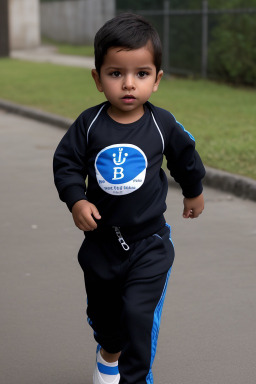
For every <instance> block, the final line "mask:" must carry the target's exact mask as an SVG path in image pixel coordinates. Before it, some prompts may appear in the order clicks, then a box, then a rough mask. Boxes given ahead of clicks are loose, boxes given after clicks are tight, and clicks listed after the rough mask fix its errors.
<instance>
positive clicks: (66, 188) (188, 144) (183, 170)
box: [53, 102, 205, 237]
mask: <svg viewBox="0 0 256 384" xmlns="http://www.w3.org/2000/svg"><path fill="white" fill-rule="evenodd" d="M109 106H110V104H109V103H108V102H105V103H102V104H100V105H98V106H95V107H92V108H89V109H87V110H85V111H84V112H83V113H82V114H81V115H80V116H79V117H78V118H77V120H76V121H75V122H74V123H73V124H72V126H71V127H70V128H69V130H68V131H67V133H66V134H65V136H64V137H63V139H62V140H61V142H60V144H59V145H58V147H57V149H56V152H55V155H54V162H53V167H54V179H55V185H56V187H57V190H58V192H59V196H60V199H61V200H62V201H64V202H66V204H67V206H68V208H69V209H70V210H72V206H73V205H74V204H75V203H76V202H77V201H79V200H88V201H90V202H91V203H93V204H95V206H96V207H97V209H98V210H99V212H100V215H101V217H102V218H101V220H99V221H98V226H99V228H106V227H112V226H117V227H120V228H121V229H122V233H124V234H125V233H126V235H127V236H133V235H134V236H135V237H138V233H140V235H141V236H140V237H143V236H145V235H150V234H153V233H154V232H155V231H157V230H158V229H160V228H161V226H162V225H164V216H163V213H164V212H165V210H166V203H165V200H166V195H167V190H168V182H167V178H166V175H165V172H164V171H163V170H162V169H161V165H162V161H163V155H165V156H166V159H167V167H168V169H169V170H170V173H171V175H172V176H173V178H174V179H175V181H176V182H177V183H179V184H180V186H181V188H182V192H183V195H184V196H185V197H188V198H191V197H196V196H198V195H200V194H201V192H202V182H201V180H202V178H203V177H204V175H205V169H204V166H203V164H202V161H201V159H200V157H199V155H198V153H197V151H196V150H195V140H194V138H193V136H192V135H191V134H190V133H189V132H187V131H186V130H185V129H184V128H183V126H182V125H181V124H180V123H179V122H177V121H176V120H175V118H174V116H173V115H172V114H171V113H170V112H168V111H166V110H164V109H161V108H158V107H155V106H153V105H152V104H151V103H149V102H147V103H146V104H145V113H144V115H143V116H142V117H141V118H140V119H139V120H138V121H136V122H134V123H131V124H120V123H118V122H116V121H114V120H112V119H111V117H110V116H109V115H108V113H107V110H108V108H109ZM86 178H88V179H87V183H86V184H85V180H86ZM86 185H87V187H86Z"/></svg>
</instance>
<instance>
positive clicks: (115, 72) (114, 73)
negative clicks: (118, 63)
mask: <svg viewBox="0 0 256 384" xmlns="http://www.w3.org/2000/svg"><path fill="white" fill-rule="evenodd" d="M110 75H111V76H112V77H119V76H121V73H120V72H119V71H114V72H111V74H110Z"/></svg>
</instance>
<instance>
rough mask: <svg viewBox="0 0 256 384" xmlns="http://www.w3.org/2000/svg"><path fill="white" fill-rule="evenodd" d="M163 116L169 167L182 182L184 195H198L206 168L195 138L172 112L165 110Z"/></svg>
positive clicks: (175, 177)
mask: <svg viewBox="0 0 256 384" xmlns="http://www.w3.org/2000/svg"><path fill="white" fill-rule="evenodd" d="M163 117H164V120H162V123H164V131H165V150H164V154H165V156H166V159H167V168H168V169H169V170H170V174H171V176H172V177H173V178H174V180H175V181H176V182H177V183H179V184H180V186H181V188H182V192H183V195H184V196H185V197H188V198H192V197H196V196H198V195H200V194H201V193H202V190H203V187H202V179H203V177H204V176H205V168H204V166H203V163H202V160H201V158H200V156H199V154H198V152H197V151H196V149H195V140H194V138H193V136H192V135H191V134H190V133H189V132H188V131H186V130H185V129H184V127H183V126H182V125H181V124H180V123H179V122H177V121H176V119H175V118H174V116H173V115H172V114H171V113H169V112H166V111H165V112H164V115H162V119H163Z"/></svg>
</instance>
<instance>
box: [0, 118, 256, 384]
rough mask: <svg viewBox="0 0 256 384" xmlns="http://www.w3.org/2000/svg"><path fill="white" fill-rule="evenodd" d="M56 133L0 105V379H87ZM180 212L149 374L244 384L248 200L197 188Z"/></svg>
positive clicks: (251, 307) (249, 297) (251, 345)
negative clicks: (201, 196) (189, 206)
mask: <svg viewBox="0 0 256 384" xmlns="http://www.w3.org/2000/svg"><path fill="white" fill-rule="evenodd" d="M63 134H64V131H63V130H61V129H58V128H56V127H54V126H52V125H50V124H45V123H40V122H38V121H34V120H32V119H28V118H25V117H22V116H19V115H13V114H11V113H7V112H5V111H0V174H1V183H0V193H1V211H0V218H1V219H0V228H1V231H0V242H1V251H0V252H1V257H0V296H1V299H0V300H1V302H0V305H1V311H0V324H1V344H0V361H1V363H0V364H1V366H0V382H1V383H4V384H34V383H36V384H53V383H54V384H91V383H92V378H91V377H92V370H93V367H94V359H95V343H94V341H93V337H92V333H91V329H90V327H89V326H88V325H87V322H86V313H85V309H86V306H85V302H86V297H85V293H84V284H83V276H82V273H81V270H80V267H79V265H78V263H77V259H76V254H77V252H78V249H79V246H80V243H81V241H82V239H83V234H82V233H81V232H80V231H79V230H78V229H77V228H75V226H74V225H73V222H72V218H71V215H70V213H69V211H68V210H67V209H66V208H65V205H64V204H63V203H61V202H60V201H59V200H58V196H57V192H56V190H55V187H54V185H53V178H52V167H51V164H52V155H53V152H54V150H55V147H56V145H57V143H58V142H59V140H60V138H61V137H62V136H63ZM205 198H206V208H205V212H204V213H203V215H201V217H200V218H199V219H196V220H188V221H187V220H184V219H182V217H181V213H182V196H181V193H180V191H179V189H177V188H174V187H173V188H170V190H169V194H168V201H167V204H168V210H167V213H166V218H167V220H168V222H169V223H170V224H171V225H172V237H173V241H174V243H175V248H176V260H175V263H174V267H173V271H172V275H171V278H170V283H169V286H168V292H167V296H166V302H165V307H164V311H163V317H162V325H161V331H160V336H159V345H158V353H157V355H156V359H155V364H154V375H155V383H156V384H241V383H243V384H254V383H255V377H256V368H255V356H256V332H255V319H256V279H255V272H256V258H255V249H256V220H255V217H256V204H255V202H252V201H250V200H243V199H239V198H237V197H234V196H232V195H230V194H227V193H224V192H220V191H217V190H213V189H210V188H207V187H206V188H205Z"/></svg>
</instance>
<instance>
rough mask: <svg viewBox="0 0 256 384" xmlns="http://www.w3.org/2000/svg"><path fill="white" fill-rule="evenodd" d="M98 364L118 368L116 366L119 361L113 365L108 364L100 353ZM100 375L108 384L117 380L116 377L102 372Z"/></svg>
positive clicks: (98, 354)
mask: <svg viewBox="0 0 256 384" xmlns="http://www.w3.org/2000/svg"><path fill="white" fill-rule="evenodd" d="M97 363H101V364H104V365H105V366H107V367H116V366H118V360H117V361H114V362H113V363H108V362H107V361H106V360H104V359H103V357H102V356H101V353H100V351H99V352H98V353H97ZM100 375H101V377H102V379H103V380H104V381H106V383H112V382H113V381H114V380H115V379H116V376H113V375H106V374H104V373H101V372H100Z"/></svg>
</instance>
